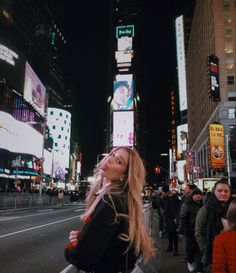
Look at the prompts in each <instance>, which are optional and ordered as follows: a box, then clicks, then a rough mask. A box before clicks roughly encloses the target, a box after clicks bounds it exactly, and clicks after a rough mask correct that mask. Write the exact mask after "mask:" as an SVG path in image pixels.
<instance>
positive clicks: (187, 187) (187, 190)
mask: <svg viewBox="0 0 236 273" xmlns="http://www.w3.org/2000/svg"><path fill="white" fill-rule="evenodd" d="M195 188H197V186H196V185H195V184H190V183H188V184H186V185H185V188H184V192H183V196H182V198H181V201H180V205H179V211H178V224H179V218H180V214H181V210H182V207H183V204H184V203H185V201H187V200H188V197H189V196H190V195H191V193H192V191H193V189H195ZM179 237H180V239H181V240H183V243H184V257H183V258H182V259H181V262H184V263H186V262H187V243H186V238H185V235H183V236H181V235H180V236H179Z"/></svg>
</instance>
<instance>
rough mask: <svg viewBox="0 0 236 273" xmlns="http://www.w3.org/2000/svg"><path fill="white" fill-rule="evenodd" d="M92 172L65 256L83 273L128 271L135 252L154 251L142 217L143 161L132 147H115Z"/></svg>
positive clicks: (146, 256) (148, 252)
mask: <svg viewBox="0 0 236 273" xmlns="http://www.w3.org/2000/svg"><path fill="white" fill-rule="evenodd" d="M95 175H96V176H95V177H96V181H95V182H94V184H93V187H92V189H91V190H90V192H89V194H88V197H87V200H86V201H87V210H86V213H85V214H84V215H83V216H82V219H83V221H84V223H85V224H84V226H83V228H82V229H81V230H80V231H72V232H71V233H70V237H69V239H70V244H69V245H68V246H67V248H66V251H65V257H66V259H67V261H68V262H69V263H72V264H74V265H75V266H76V267H77V268H78V269H83V270H85V271H92V272H94V273H116V272H124V273H126V272H131V271H132V269H133V268H134V266H135V263H136V260H137V258H138V257H139V255H140V254H142V255H143V257H144V259H147V258H149V257H150V256H153V255H154V249H153V246H152V243H151V241H150V238H149V236H148V234H147V231H146V229H145V226H144V221H143V212H142V199H141V192H142V188H143V183H144V179H145V168H144V165H143V162H142V160H141V158H140V156H139V155H138V153H137V151H136V150H135V149H131V148H128V147H118V148H115V149H113V151H112V152H111V153H110V154H108V155H107V156H106V157H105V158H104V159H102V160H101V162H100V163H99V164H98V165H97V166H96V169H95Z"/></svg>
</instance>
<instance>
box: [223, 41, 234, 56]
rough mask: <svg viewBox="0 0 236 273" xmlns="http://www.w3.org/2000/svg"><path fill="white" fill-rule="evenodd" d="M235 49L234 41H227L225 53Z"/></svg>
mask: <svg viewBox="0 0 236 273" xmlns="http://www.w3.org/2000/svg"><path fill="white" fill-rule="evenodd" d="M233 52H234V49H233V43H225V53H228V54H230V53H233Z"/></svg>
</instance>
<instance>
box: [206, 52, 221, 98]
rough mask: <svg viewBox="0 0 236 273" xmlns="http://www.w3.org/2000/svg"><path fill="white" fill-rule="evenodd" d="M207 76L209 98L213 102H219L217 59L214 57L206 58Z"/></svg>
mask: <svg viewBox="0 0 236 273" xmlns="http://www.w3.org/2000/svg"><path fill="white" fill-rule="evenodd" d="M208 74H209V90H208V93H209V98H210V99H212V100H213V101H220V84H219V59H218V57H216V56H215V55H210V56H209V57H208Z"/></svg>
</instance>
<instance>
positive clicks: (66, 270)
mask: <svg viewBox="0 0 236 273" xmlns="http://www.w3.org/2000/svg"><path fill="white" fill-rule="evenodd" d="M73 268H75V267H74V266H73V265H72V264H70V265H68V266H67V267H66V268H65V269H63V270H62V271H61V272H60V273H66V272H69V271H70V270H71V269H73Z"/></svg>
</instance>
